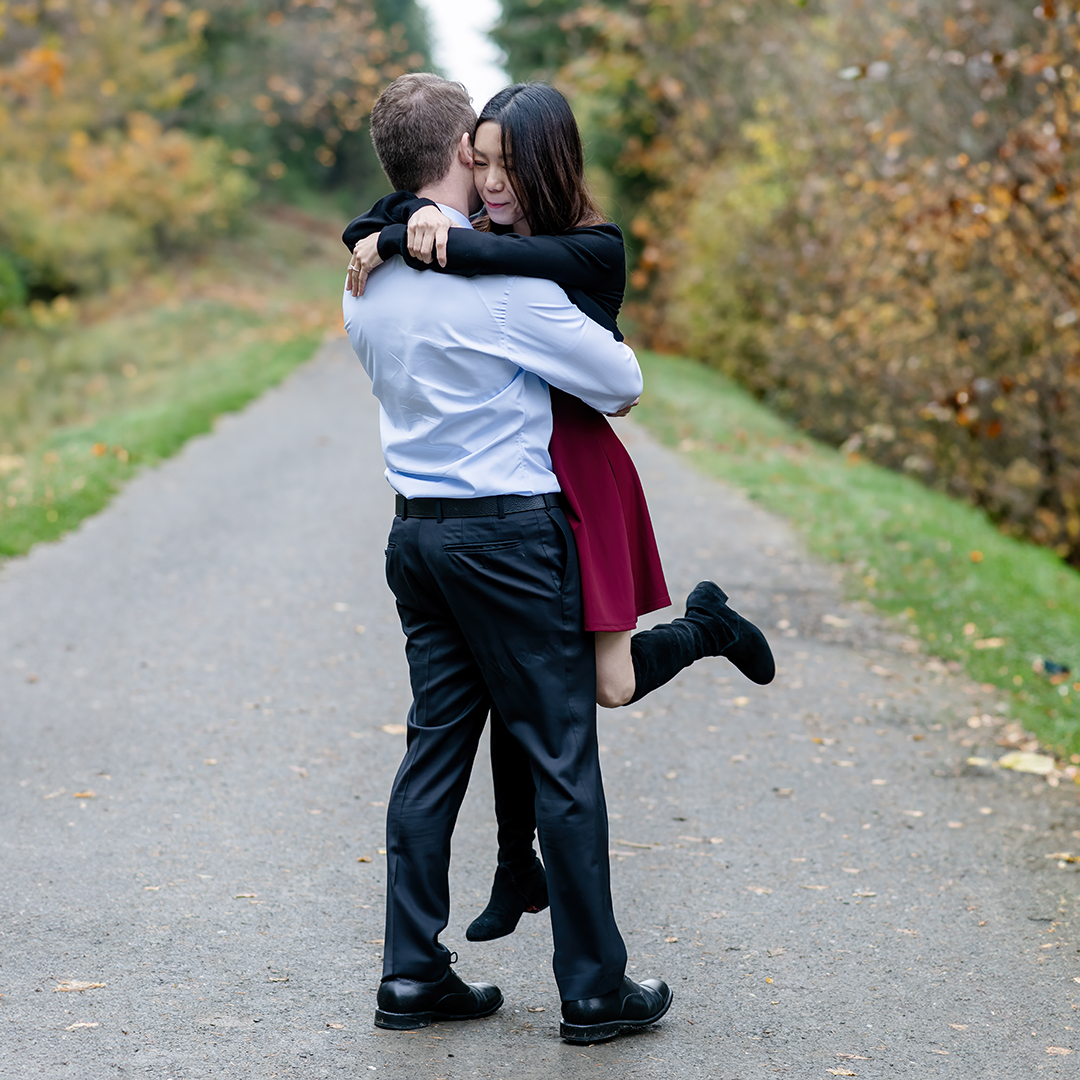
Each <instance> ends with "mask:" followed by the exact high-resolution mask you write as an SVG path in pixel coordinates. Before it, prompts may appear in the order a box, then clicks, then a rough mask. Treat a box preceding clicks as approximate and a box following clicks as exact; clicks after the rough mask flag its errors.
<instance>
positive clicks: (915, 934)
mask: <svg viewBox="0 0 1080 1080" xmlns="http://www.w3.org/2000/svg"><path fill="white" fill-rule="evenodd" d="M896 932H897V933H898V934H910V935H911V936H912V937H918V936H919V931H918V930H905V929H904V928H903V927H902V926H898V927H897V928H896Z"/></svg>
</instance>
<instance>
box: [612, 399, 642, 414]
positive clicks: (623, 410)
mask: <svg viewBox="0 0 1080 1080" xmlns="http://www.w3.org/2000/svg"><path fill="white" fill-rule="evenodd" d="M640 403H641V398H639V397H637V398H634V400H633V401H631V402H630V404H629V405H624V406H623V407H622V408H621V409H620V410H619V411H618V412H612V413H608V414H607V415H608V416H629V415H630V410H631V409H632V408H633V407H634V406H635V405H638V404H640Z"/></svg>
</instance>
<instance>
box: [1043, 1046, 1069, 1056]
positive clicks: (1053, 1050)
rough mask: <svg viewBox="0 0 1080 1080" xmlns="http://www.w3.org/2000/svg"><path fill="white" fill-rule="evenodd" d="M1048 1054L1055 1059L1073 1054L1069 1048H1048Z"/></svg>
mask: <svg viewBox="0 0 1080 1080" xmlns="http://www.w3.org/2000/svg"><path fill="white" fill-rule="evenodd" d="M1046 1052H1047V1053H1048V1054H1051V1055H1053V1056H1055V1057H1064V1056H1065V1055H1066V1054H1071V1053H1072V1051H1071V1050H1070V1049H1069V1048H1068V1047H1067V1046H1048V1047H1047V1048H1046Z"/></svg>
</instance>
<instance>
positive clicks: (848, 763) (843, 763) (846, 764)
mask: <svg viewBox="0 0 1080 1080" xmlns="http://www.w3.org/2000/svg"><path fill="white" fill-rule="evenodd" d="M833 764H834V765H839V766H840V768H841V769H854V768H855V762H854V761H834V762H833Z"/></svg>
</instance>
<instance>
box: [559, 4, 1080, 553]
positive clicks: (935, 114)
mask: <svg viewBox="0 0 1080 1080" xmlns="http://www.w3.org/2000/svg"><path fill="white" fill-rule="evenodd" d="M563 19H564V25H565V26H567V27H568V28H569V27H570V26H571V25H573V27H575V28H576V30H577V32H584V31H586V30H587V32H588V33H589V34H590V35H591V37H590V38H589V40H590V42H591V44H590V47H589V49H588V50H587V51H586V52H585V53H583V54H582V55H581V56H579V57H578V58H576V59H575V60H572V61H571V62H570V63H569V64H568V65H567V66H566V67H564V68H563V70H562V73H561V76H560V77H561V79H562V80H563V84H564V85H565V86H567V87H568V88H569V89H570V90H571V92H572V93H574V94H575V95H576V96H577V100H578V101H580V102H581V103H582V104H583V105H584V106H586V107H588V108H589V109H590V110H591V115H592V116H593V117H596V118H598V119H596V120H594V121H593V122H594V124H595V125H596V126H597V129H598V130H599V131H600V133H601V134H600V136H599V137H597V139H595V140H594V142H595V144H598V145H602V141H601V140H602V134H603V130H604V127H605V125H606V127H607V130H608V131H609V132H611V131H617V132H619V134H620V135H621V136H622V145H621V147H620V148H619V150H618V152H617V154H616V155H615V156H614V157H613V159H612V161H611V162H610V166H609V167H610V171H611V173H612V175H613V176H614V177H615V178H616V183H621V184H622V185H623V187H622V190H623V191H624V192H629V193H630V194H632V195H633V194H634V192H635V191H636V192H637V197H636V200H635V201H632V202H630V205H631V206H632V207H633V214H634V216H633V219H632V222H631V227H632V230H633V232H634V234H635V235H636V237H637V238H638V242H639V244H640V247H641V257H640V259H639V261H638V264H637V266H636V267H635V274H634V281H635V283H636V284H637V285H638V287H639V289H640V290H642V291H641V292H640V293H639V297H638V300H637V304H636V312H637V314H638V315H639V317H640V318H641V319H642V322H643V325H644V326H645V328H646V329H647V330H648V332H649V333H651V335H652V336H653V338H654V341H656V342H657V343H659V344H661V345H667V346H669V347H677V348H680V349H685V350H687V351H690V352H691V353H692V354H694V355H696V356H698V357H700V358H701V359H703V360H705V361H706V362H708V363H711V364H715V365H717V366H719V367H721V368H722V369H724V370H725V371H727V372H729V373H730V374H732V375H734V376H735V377H736V378H738V379H739V380H740V381H742V382H743V383H744V384H746V385H747V386H749V387H750V388H752V389H753V390H754V392H755V393H756V394H758V395H759V396H760V397H762V398H763V399H765V400H768V401H770V402H771V403H773V404H774V405H775V406H776V407H777V408H778V409H780V410H781V411H783V412H785V413H786V414H788V415H790V416H792V417H794V418H795V419H797V421H798V422H799V424H800V426H802V427H803V428H805V429H806V430H808V431H810V432H813V433H814V434H816V435H818V436H820V437H822V438H825V439H827V440H829V441H831V442H833V443H834V444H837V445H840V444H842V445H844V446H845V447H846V449H847V450H848V451H849V452H850V453H852V454H863V455H868V456H871V457H873V458H874V459H875V460H878V461H880V462H883V463H885V464H888V465H891V466H893V467H895V468H897V469H901V470H904V471H907V472H909V473H911V474H912V475H915V476H917V477H919V478H921V479H922V480H924V481H925V482H926V483H928V484H931V485H933V486H935V487H939V488H941V489H944V490H947V491H949V492H951V493H953V494H956V495H959V496H962V497H964V498H966V499H968V500H970V501H971V502H973V503H975V504H977V505H979V506H982V507H983V508H985V510H986V511H987V512H988V513H989V514H990V515H991V516H992V517H993V518H994V519H995V520H996V521H998V522H999V523H1000V524H1001V526H1002V527H1003V528H1004V529H1006V530H1007V531H1009V532H1013V533H1016V534H1019V535H1024V536H1027V537H1029V538H1031V539H1033V540H1035V541H1036V542H1038V543H1042V544H1046V545H1048V546H1050V547H1052V548H1053V549H1054V550H1056V551H1057V552H1058V553H1059V554H1061V555H1062V556H1063V557H1064V558H1066V559H1068V560H1069V561H1071V562H1073V563H1074V564H1080V179H1078V177H1080V3H1077V2H1076V0H1071V2H1056V3H1050V2H1044V3H1042V4H1040V5H1038V6H1037V7H1036V8H1035V10H1034V11H1032V9H1031V7H1030V6H1026V5H1016V4H1014V3H1010V2H1008V0H996V2H994V0H991V2H980V3H975V2H974V0H948V2H946V3H940V2H937V0H935V2H930V0H892V2H888V3H884V2H883V3H879V4H871V3H868V2H863V0H818V2H814V0H810V2H809V3H807V4H805V5H796V4H793V3H788V2H787V0H784V2H780V0H776V2H773V0H766V2H763V3H762V4H757V5H748V4H738V3H731V2H726V0H714V2H704V0H627V2H620V3H612V4H590V5H579V6H577V7H576V9H575V10H574V11H573V12H572V13H570V14H568V15H564V16H563ZM597 102H599V103H600V104H599V105H597V104H596V103H597ZM630 181H633V183H634V184H636V189H635V188H633V187H632V186H631V184H630Z"/></svg>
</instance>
